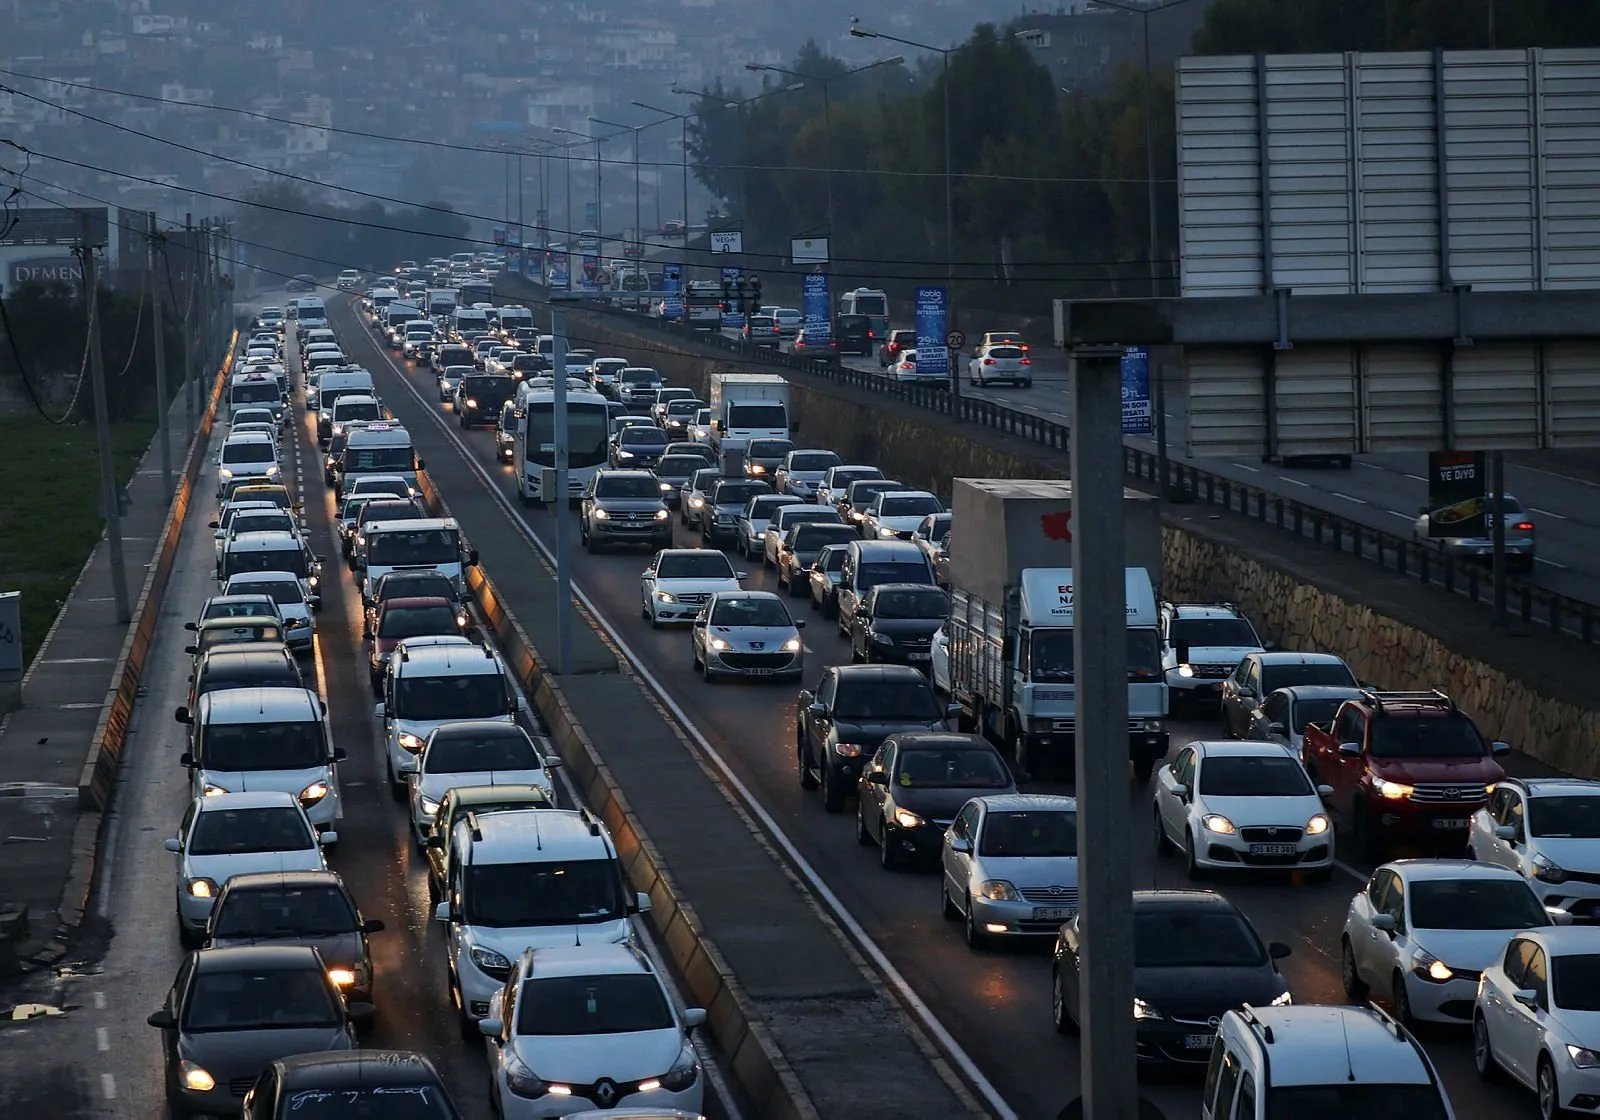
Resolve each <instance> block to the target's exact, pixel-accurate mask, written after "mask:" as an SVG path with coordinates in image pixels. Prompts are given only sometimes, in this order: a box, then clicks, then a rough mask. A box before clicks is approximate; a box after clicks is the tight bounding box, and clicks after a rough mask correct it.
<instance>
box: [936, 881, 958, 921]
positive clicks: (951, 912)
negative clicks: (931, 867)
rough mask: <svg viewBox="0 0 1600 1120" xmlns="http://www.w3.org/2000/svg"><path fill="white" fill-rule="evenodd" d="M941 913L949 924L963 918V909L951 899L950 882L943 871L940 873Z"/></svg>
mask: <svg viewBox="0 0 1600 1120" xmlns="http://www.w3.org/2000/svg"><path fill="white" fill-rule="evenodd" d="M939 913H941V914H943V915H944V918H945V921H947V922H954V921H957V920H958V919H960V917H961V907H959V906H957V905H956V904H955V902H954V900H952V899H951V897H950V880H949V879H948V878H946V877H945V873H944V871H943V870H941V871H940V872H939Z"/></svg>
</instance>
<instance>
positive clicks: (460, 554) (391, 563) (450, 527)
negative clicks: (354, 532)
mask: <svg viewBox="0 0 1600 1120" xmlns="http://www.w3.org/2000/svg"><path fill="white" fill-rule="evenodd" d="M477 562H478V553H477V551H476V550H475V549H474V550H471V551H468V550H465V549H463V548H462V547H461V526H460V525H459V524H458V523H457V522H456V519H455V518H453V517H417V518H411V519H409V520H406V521H369V522H367V523H366V524H365V525H363V526H362V528H361V544H360V547H359V548H358V550H357V552H356V570H357V571H359V572H360V573H361V593H362V595H364V596H367V597H369V598H370V597H371V595H372V589H373V588H374V587H376V586H377V584H378V580H380V579H382V578H383V577H384V576H386V575H388V574H389V573H390V572H392V571H394V570H395V569H397V568H432V569H433V570H434V571H436V572H439V573H441V574H443V575H445V576H448V577H449V579H450V585H451V586H452V587H454V588H455V590H456V594H457V595H458V596H459V595H460V594H461V591H462V588H463V587H464V586H465V583H464V580H465V579H466V569H467V568H469V567H471V566H472V565H474V564H476V563H477Z"/></svg>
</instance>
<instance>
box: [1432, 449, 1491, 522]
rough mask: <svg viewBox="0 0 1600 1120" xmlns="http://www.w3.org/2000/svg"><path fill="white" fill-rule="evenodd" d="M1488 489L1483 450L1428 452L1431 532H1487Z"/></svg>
mask: <svg viewBox="0 0 1600 1120" xmlns="http://www.w3.org/2000/svg"><path fill="white" fill-rule="evenodd" d="M1488 493H1489V476H1488V474H1487V473H1486V472H1485V471H1484V453H1483V452H1482V451H1430V452H1428V510H1427V517H1428V536H1430V537H1483V536H1486V535H1487V534H1488V518H1487V517H1486V516H1485V515H1486V514H1487V512H1488V507H1489V501H1488V498H1487V497H1486V495H1487V494H1488Z"/></svg>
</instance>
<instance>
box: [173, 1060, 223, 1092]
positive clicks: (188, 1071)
mask: <svg viewBox="0 0 1600 1120" xmlns="http://www.w3.org/2000/svg"><path fill="white" fill-rule="evenodd" d="M178 1072H179V1073H180V1074H182V1075H183V1087H184V1088H185V1089H189V1090H192V1091H193V1092H196V1093H209V1092H211V1090H213V1089H215V1088H216V1087H217V1079H216V1078H215V1077H212V1076H211V1074H210V1073H209V1072H207V1071H206V1070H205V1069H204V1068H203V1067H201V1066H198V1065H196V1064H195V1063H193V1062H191V1061H189V1059H187V1058H185V1059H184V1060H183V1061H181V1062H179V1063H178Z"/></svg>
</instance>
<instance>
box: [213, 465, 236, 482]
mask: <svg viewBox="0 0 1600 1120" xmlns="http://www.w3.org/2000/svg"><path fill="white" fill-rule="evenodd" d="M217 478H218V479H219V480H221V481H222V482H229V481H231V480H232V479H233V472H232V471H230V470H229V469H228V468H227V467H223V468H222V469H221V470H219V471H218V472H217Z"/></svg>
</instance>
